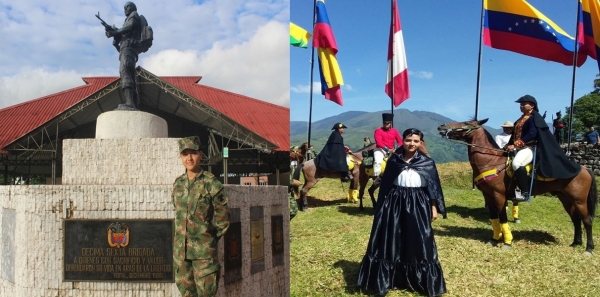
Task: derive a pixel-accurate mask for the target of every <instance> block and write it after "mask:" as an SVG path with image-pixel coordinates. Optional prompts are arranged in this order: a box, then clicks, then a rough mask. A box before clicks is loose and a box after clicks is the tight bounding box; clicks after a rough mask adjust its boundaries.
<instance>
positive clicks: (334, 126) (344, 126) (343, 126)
mask: <svg viewBox="0 0 600 297" xmlns="http://www.w3.org/2000/svg"><path fill="white" fill-rule="evenodd" d="M341 128H344V129H345V128H348V127H346V125H344V124H342V123H335V125H333V128H331V130H337V129H341Z"/></svg>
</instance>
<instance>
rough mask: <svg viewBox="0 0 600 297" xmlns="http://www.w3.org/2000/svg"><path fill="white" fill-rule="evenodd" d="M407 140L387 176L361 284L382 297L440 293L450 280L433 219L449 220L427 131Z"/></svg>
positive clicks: (407, 134)
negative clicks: (428, 147)
mask: <svg viewBox="0 0 600 297" xmlns="http://www.w3.org/2000/svg"><path fill="white" fill-rule="evenodd" d="M402 138H403V139H404V144H403V145H402V147H400V148H399V149H397V150H396V152H395V153H394V154H393V155H392V156H391V157H390V159H389V160H388V162H387V165H386V169H385V174H384V175H383V177H382V181H381V188H380V189H379V197H378V200H377V204H376V206H375V217H374V219H373V227H372V229H371V236H370V238H369V244H368V246H367V253H366V255H365V256H364V258H363V260H362V263H361V265H360V270H359V274H358V285H359V286H360V287H361V288H363V289H365V290H369V291H373V292H375V293H377V294H379V295H385V294H386V293H387V291H388V290H390V289H406V290H411V291H416V292H418V293H420V294H423V295H426V296H438V295H441V294H444V293H446V282H445V280H444V275H443V273H442V267H441V265H440V262H439V260H438V254H437V247H436V244H435V239H434V238H433V230H432V227H431V223H432V222H433V221H434V220H436V219H437V217H438V214H440V215H441V216H442V217H443V218H446V208H445V205H444V195H443V193H442V187H441V185H440V179H439V175H438V172H437V169H436V166H435V162H434V161H433V160H432V159H431V158H429V156H428V155H427V152H426V150H425V149H424V142H423V133H422V132H421V131H419V130H417V129H414V128H411V129H407V130H406V131H404V133H402Z"/></svg>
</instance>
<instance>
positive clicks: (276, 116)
mask: <svg viewBox="0 0 600 297" xmlns="http://www.w3.org/2000/svg"><path fill="white" fill-rule="evenodd" d="M160 78H161V79H162V80H164V81H166V82H167V83H169V84H171V85H173V86H175V87H177V88H178V89H180V90H182V91H184V92H186V93H188V94H189V95H190V96H192V97H194V98H196V99H198V100H200V101H202V102H204V103H206V104H207V105H209V106H211V107H212V108H214V109H216V110H218V111H219V112H221V113H223V114H224V115H226V116H227V117H229V118H231V119H232V120H234V121H236V122H237V123H239V124H241V125H242V126H244V127H246V128H248V129H250V130H252V131H254V132H255V133H256V134H258V135H260V136H262V137H264V138H265V139H268V140H270V141H271V142H273V143H275V144H276V145H277V146H278V147H279V148H278V150H280V151H287V150H289V147H290V109H289V108H286V107H283V106H279V105H275V104H272V103H268V102H264V101H261V100H257V99H254V98H250V97H247V96H243V95H239V94H235V93H231V92H228V91H224V90H220V89H216V88H213V87H209V86H205V85H200V84H198V83H197V82H198V81H199V80H200V78H201V77H199V76H187V77H173V76H172V77H160Z"/></svg>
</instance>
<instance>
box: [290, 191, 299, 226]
mask: <svg viewBox="0 0 600 297" xmlns="http://www.w3.org/2000/svg"><path fill="white" fill-rule="evenodd" d="M297 213H298V203H296V198H295V197H294V192H293V191H290V221H291V220H292V219H293V218H294V217H295V216H296V214H297Z"/></svg>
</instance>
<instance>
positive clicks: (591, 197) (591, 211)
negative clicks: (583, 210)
mask: <svg viewBox="0 0 600 297" xmlns="http://www.w3.org/2000/svg"><path fill="white" fill-rule="evenodd" d="M586 169H587V171H588V172H589V173H590V176H592V185H591V186H590V191H589V192H588V198H587V207H588V215H589V216H590V217H591V218H592V219H593V218H594V217H595V216H596V204H597V203H598V187H597V186H596V177H595V176H594V172H593V171H592V170H591V169H589V168H586Z"/></svg>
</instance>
